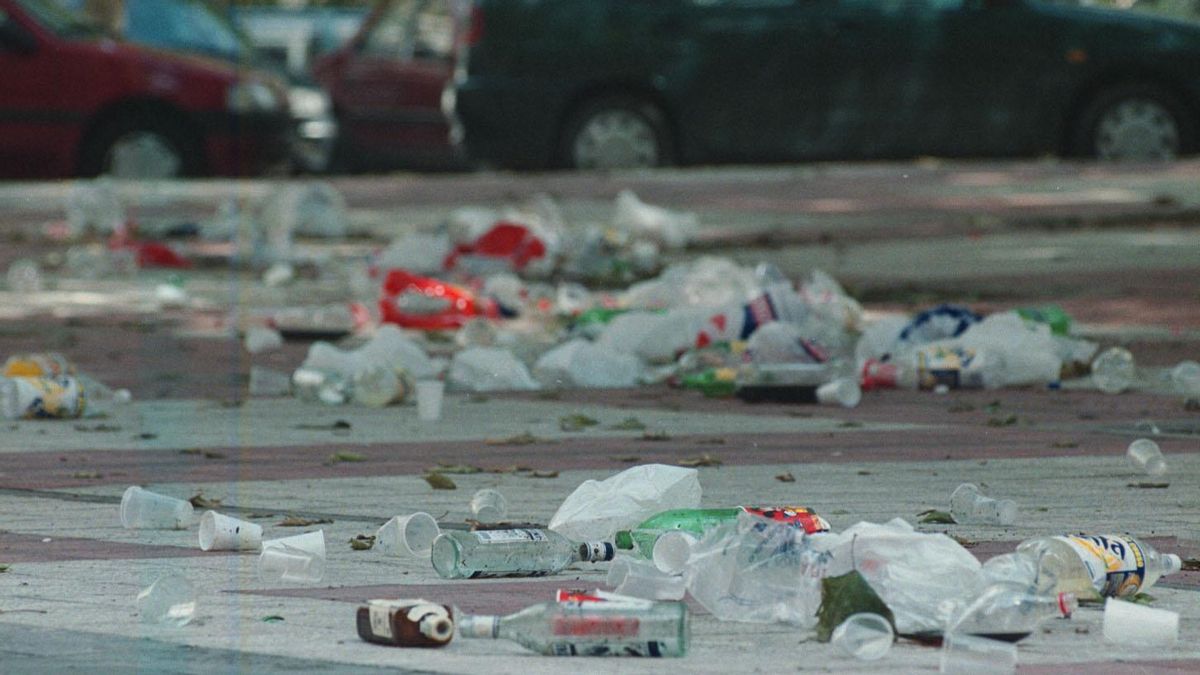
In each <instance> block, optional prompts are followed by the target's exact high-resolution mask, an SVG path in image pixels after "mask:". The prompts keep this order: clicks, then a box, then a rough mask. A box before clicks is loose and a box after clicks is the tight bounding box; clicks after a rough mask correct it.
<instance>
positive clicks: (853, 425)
mask: <svg viewBox="0 0 1200 675" xmlns="http://www.w3.org/2000/svg"><path fill="white" fill-rule="evenodd" d="M862 425H863V423H862V422H855V421H854V420H846V421H845V422H842V423H841V424H839V425H838V428H839V429H859V428H861V427H862Z"/></svg>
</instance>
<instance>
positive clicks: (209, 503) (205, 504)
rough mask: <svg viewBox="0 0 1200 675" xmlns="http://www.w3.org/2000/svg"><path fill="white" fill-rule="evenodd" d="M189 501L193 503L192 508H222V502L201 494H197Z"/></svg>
mask: <svg viewBox="0 0 1200 675" xmlns="http://www.w3.org/2000/svg"><path fill="white" fill-rule="evenodd" d="M188 501H189V502H191V503H192V506H194V507H196V508H198V509H219V508H221V500H220V499H208V498H207V497H205V496H204V495H203V494H202V493H200V492H197V493H196V494H194V495H192V498H191V499H189V500H188Z"/></svg>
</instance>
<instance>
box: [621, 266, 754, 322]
mask: <svg viewBox="0 0 1200 675" xmlns="http://www.w3.org/2000/svg"><path fill="white" fill-rule="evenodd" d="M761 292H762V290H761V288H760V287H759V280H758V278H757V277H756V276H755V274H754V271H753V270H749V269H746V268H745V267H742V266H741V265H738V264H737V263H735V262H733V261H732V260H730V259H728V258H716V257H712V256H705V257H702V258H697V259H696V260H694V261H692V262H689V263H679V264H675V265H672V266H670V267H668V268H667V269H666V270H665V271H663V273H662V274H661V275H659V276H658V277H657V278H655V279H650V280H648V281H643V282H641V283H637V284H634V285H632V286H630V287H629V288H628V289H626V291H625V293H623V294H622V296H621V304H622V306H625V307H630V308H634V309H663V308H668V307H683V306H701V307H721V306H725V305H738V306H740V305H743V304H745V303H746V302H747V301H749V300H750V299H751V298H753V297H755V296H757V295H760V294H761Z"/></svg>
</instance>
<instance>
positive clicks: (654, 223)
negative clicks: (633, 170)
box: [613, 190, 700, 249]
mask: <svg viewBox="0 0 1200 675" xmlns="http://www.w3.org/2000/svg"><path fill="white" fill-rule="evenodd" d="M613 225H614V226H616V227H619V228H622V229H627V230H629V231H631V232H632V233H633V234H634V235H635V236H638V237H645V238H648V239H653V240H654V241H657V242H659V243H661V244H662V245H663V246H666V247H667V248H672V249H678V248H683V247H685V246H687V245H688V243H689V242H691V241H692V240H693V239H695V238H696V233H697V232H698V231H699V229H700V219H699V218H698V217H697V216H696V214H694V213H686V212H681V211H671V210H669V209H665V208H663V207H661V206H654V205H651V204H647V203H645V202H643V201H642V200H640V199H638V196H637V195H636V194H634V192H633V191H632V190H622V191H621V193H620V194H618V195H617V202H616V208H615V211H614V213H613Z"/></svg>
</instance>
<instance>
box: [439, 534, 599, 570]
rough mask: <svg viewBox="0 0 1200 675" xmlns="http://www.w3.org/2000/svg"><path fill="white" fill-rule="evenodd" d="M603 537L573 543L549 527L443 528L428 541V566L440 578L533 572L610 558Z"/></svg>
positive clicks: (560, 568)
mask: <svg viewBox="0 0 1200 675" xmlns="http://www.w3.org/2000/svg"><path fill="white" fill-rule="evenodd" d="M614 553H615V550H614V549H613V545H612V544H609V543H605V542H598V541H596V542H586V543H581V542H574V541H571V540H570V539H567V538H566V537H564V536H562V535H561V534H559V533H557V532H554V531H552V530H541V529H513V530H477V531H475V532H463V531H461V530H449V531H446V532H443V533H442V534H440V535H438V538H437V539H435V540H434V541H433V551H432V553H431V555H432V559H433V569H434V570H436V571H437V573H438V574H439V575H441V576H442V578H443V579H463V578H469V579H478V578H481V577H539V576H545V575H547V574H555V573H557V572H560V571H562V570H563V569H565V568H566V567H567V566H568V565H570V564H571V563H575V562H600V561H604V560H612V559H613V555H614Z"/></svg>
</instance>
